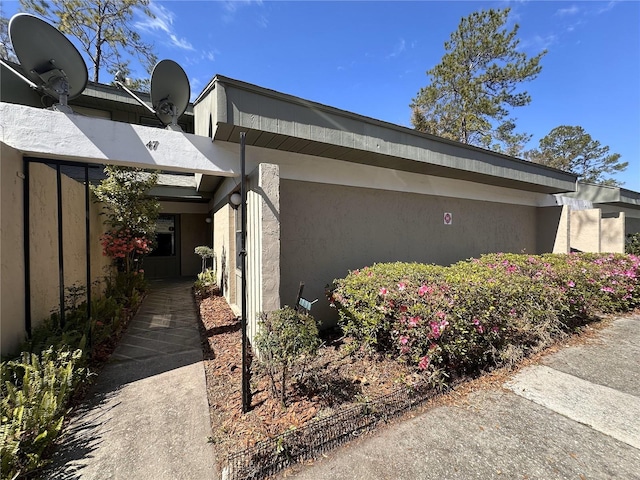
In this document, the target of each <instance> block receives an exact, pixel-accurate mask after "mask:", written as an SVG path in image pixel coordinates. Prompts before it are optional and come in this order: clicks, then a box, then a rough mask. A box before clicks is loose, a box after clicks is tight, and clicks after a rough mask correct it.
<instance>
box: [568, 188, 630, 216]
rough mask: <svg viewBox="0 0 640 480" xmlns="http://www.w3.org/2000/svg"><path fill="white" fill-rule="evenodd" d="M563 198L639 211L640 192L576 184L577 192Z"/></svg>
mask: <svg viewBox="0 0 640 480" xmlns="http://www.w3.org/2000/svg"><path fill="white" fill-rule="evenodd" d="M565 196H567V197H570V198H576V199H580V200H587V201H589V202H591V203H592V204H594V205H598V204H600V205H613V206H617V207H625V208H632V209H638V210H640V192H634V191H633V190H627V189H624V188H620V187H609V186H605V185H592V184H588V183H578V188H577V190H576V191H575V192H572V193H568V194H566V195H565Z"/></svg>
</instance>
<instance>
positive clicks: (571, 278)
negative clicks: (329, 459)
mask: <svg viewBox="0 0 640 480" xmlns="http://www.w3.org/2000/svg"><path fill="white" fill-rule="evenodd" d="M639 279H640V257H636V256H633V255H620V254H618V255H614V254H608V255H603V254H569V255H554V254H547V255H539V256H536V255H516V254H491V255H485V256H482V257H480V258H479V259H472V260H469V261H464V262H460V263H457V264H454V265H452V266H450V267H441V266H435V265H424V264H417V263H386V264H375V265H373V266H371V267H366V268H363V269H360V270H355V271H351V272H349V274H348V275H347V277H345V278H344V279H338V280H335V281H334V285H333V288H332V289H331V291H330V301H331V302H332V304H333V305H335V307H336V308H337V309H338V312H339V315H340V325H341V327H342V329H343V331H344V333H345V335H346V336H348V337H351V338H352V339H353V343H352V348H354V349H359V350H361V351H363V352H374V351H377V352H384V353H386V354H391V355H397V356H398V358H399V359H400V360H402V361H405V362H409V363H410V364H413V365H415V366H416V367H417V368H418V369H420V370H430V371H432V372H441V373H445V374H447V375H464V374H468V373H472V372H477V371H478V370H480V369H484V368H490V367H492V366H498V365H504V364H509V363H515V362H517V361H519V360H520V359H521V358H522V357H523V356H525V355H527V354H529V353H531V352H533V351H537V350H539V349H541V348H543V347H545V346H547V345H549V344H550V343H551V342H552V341H553V340H554V339H555V338H557V337H559V336H562V335H563V334H565V332H567V331H570V330H571V329H574V328H576V327H578V326H581V325H584V324H585V323H586V322H588V321H589V319H590V318H591V317H592V316H594V315H595V314H597V313H600V312H623V311H628V310H630V309H633V308H635V307H637V306H639V305H640V280H639Z"/></svg>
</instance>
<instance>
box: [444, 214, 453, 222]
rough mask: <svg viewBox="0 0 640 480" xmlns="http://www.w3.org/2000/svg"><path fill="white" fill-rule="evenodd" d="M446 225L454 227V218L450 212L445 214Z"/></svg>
mask: <svg viewBox="0 0 640 480" xmlns="http://www.w3.org/2000/svg"><path fill="white" fill-rule="evenodd" d="M443 218H444V224H445V225H452V224H453V216H452V215H451V214H450V213H449V212H445V214H444V217H443Z"/></svg>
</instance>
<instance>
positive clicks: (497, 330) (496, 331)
mask: <svg viewBox="0 0 640 480" xmlns="http://www.w3.org/2000/svg"><path fill="white" fill-rule="evenodd" d="M491 331H492V332H493V333H498V332H499V331H500V329H499V328H498V327H491Z"/></svg>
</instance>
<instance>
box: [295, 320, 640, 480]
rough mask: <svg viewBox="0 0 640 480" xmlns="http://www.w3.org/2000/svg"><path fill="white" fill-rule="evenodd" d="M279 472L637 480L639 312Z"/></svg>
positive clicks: (303, 477) (367, 479)
mask: <svg viewBox="0 0 640 480" xmlns="http://www.w3.org/2000/svg"><path fill="white" fill-rule="evenodd" d="M505 387H506V388H504V389H499V390H489V391H479V392H476V393H474V394H472V395H470V396H469V398H468V399H467V402H466V403H465V404H464V405H463V406H446V407H437V408H433V409H430V410H426V411H425V412H424V413H422V414H420V415H417V416H416V417H415V418H413V419H410V420H408V421H405V422H401V423H400V422H398V423H396V424H394V425H391V426H390V427H388V428H384V429H382V430H380V431H378V432H377V433H374V434H372V435H371V436H368V437H366V438H362V439H360V440H358V441H355V442H353V443H351V444H350V445H347V446H345V447H344V448H342V449H339V450H337V451H335V452H333V453H332V454H329V455H328V456H327V458H324V459H322V460H320V461H317V462H316V463H315V464H314V465H311V466H307V467H296V469H295V470H296V472H295V473H294V474H293V475H292V474H291V472H287V478H295V479H297V480H307V479H308V480H311V479H313V480H319V479H354V480H356V479H362V480H373V479H407V480H408V479H411V480H414V479H424V480H428V479H461V480H462V479H464V480H468V479H483V480H484V479H528V480H533V479H540V480H548V479H576V480H585V479H589V480H593V479H624V480H634V479H640V316H635V317H629V318H621V319H617V320H615V321H614V322H613V324H612V325H611V326H610V327H607V328H606V329H605V330H604V331H603V332H601V333H600V334H599V335H598V337H597V338H596V339H595V340H593V341H589V342H588V343H587V344H586V345H583V346H577V347H570V348H566V349H563V350H562V351H560V352H558V353H556V354H553V355H550V356H548V357H545V359H544V360H543V362H542V364H540V365H536V366H532V367H528V368H526V369H523V370H522V371H521V372H519V373H518V374H517V375H515V376H514V377H513V378H512V379H511V380H510V381H509V382H507V384H506V385H505Z"/></svg>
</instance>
